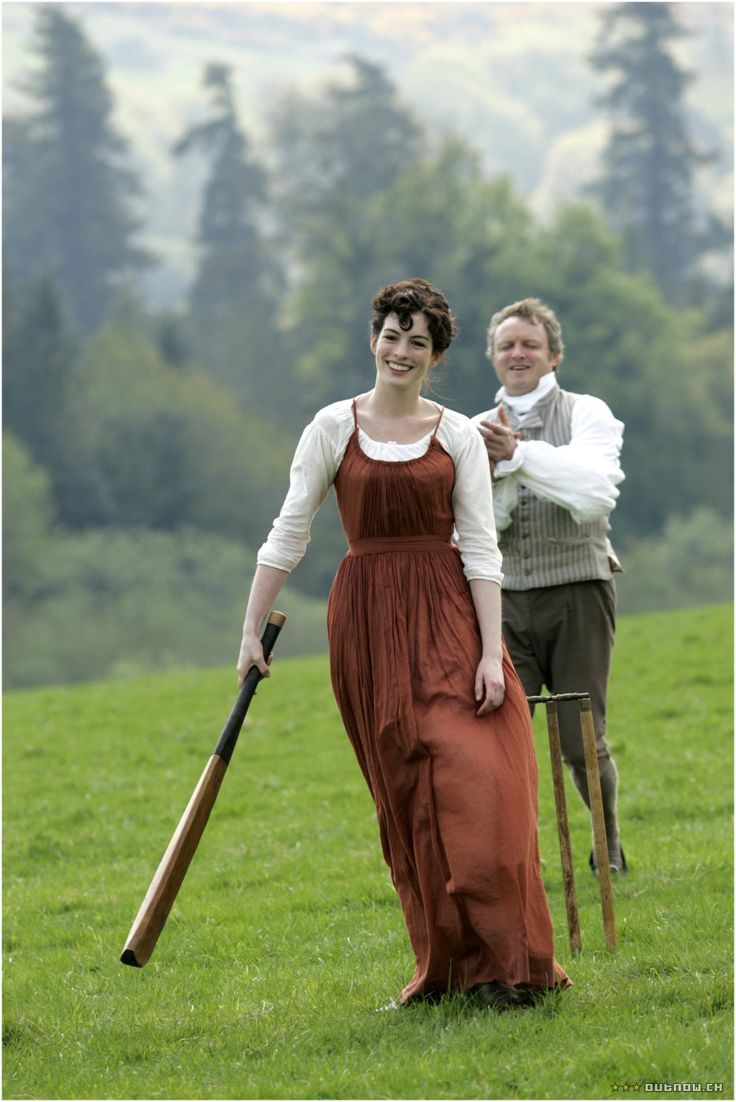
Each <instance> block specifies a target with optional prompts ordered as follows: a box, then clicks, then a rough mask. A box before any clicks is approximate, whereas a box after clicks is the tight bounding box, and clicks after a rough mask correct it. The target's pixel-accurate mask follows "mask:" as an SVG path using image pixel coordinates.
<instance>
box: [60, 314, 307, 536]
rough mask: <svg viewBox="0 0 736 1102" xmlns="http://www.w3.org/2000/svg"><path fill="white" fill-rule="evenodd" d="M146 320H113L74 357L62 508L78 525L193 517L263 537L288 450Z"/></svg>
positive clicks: (164, 525)
mask: <svg viewBox="0 0 736 1102" xmlns="http://www.w3.org/2000/svg"><path fill="white" fill-rule="evenodd" d="M143 329H144V327H143V326H142V325H141V324H140V323H138V322H131V321H126V320H116V321H111V322H107V323H106V324H105V325H104V326H102V327H101V328H100V330H99V331H98V332H97V333H96V334H95V336H94V337H93V338H92V339H91V340H90V341H89V343H88V344H87V346H86V348H85V350H84V353H83V355H82V356H81V357H80V359H79V360H78V361H77V363H76V364H75V366H74V371H73V373H72V377H71V380H70V384H69V390H68V402H67V412H66V417H65V440H66V455H65V461H64V464H63V471H62V477H61V478H60V479H59V483H60V489H59V495H58V499H59V508H60V512H61V518H62V520H63V521H64V523H65V524H66V525H67V526H69V527H71V528H77V529H79V528H94V527H97V528H103V527H141V528H150V529H160V530H167V531H172V530H174V529H176V528H179V527H182V526H183V525H191V526H195V527H200V528H206V529H208V530H211V531H219V532H222V533H223V534H226V535H230V536H233V537H237V538H243V537H246V538H252V540H253V542H254V543H255V541H256V540H257V541H258V543H259V544H260V542H262V540H263V537H264V533H265V532H267V530H268V527H269V525H270V523H271V520H272V519H273V517H274V516H275V513H276V511H277V510H278V504H279V494H281V493H283V492H284V490H285V487H286V478H287V473H288V465H289V456H288V455H286V454H284V452H283V449H282V448H281V447H280V443H279V439H278V437H277V435H276V434H275V433H274V432H273V431H272V429H271V426H270V425H269V424H268V423H265V422H264V421H263V420H262V419H259V418H256V417H254V416H252V415H250V416H249V415H248V414H246V413H245V412H243V411H242V410H241V409H239V408H238V405H237V403H235V402H233V400H232V396H231V395H230V394H229V393H228V392H227V391H226V390H225V389H224V388H222V387H218V386H216V384H215V383H214V382H213V381H212V380H211V379H209V378H207V377H205V376H204V375H203V374H202V373H201V372H197V371H195V370H194V368H191V369H189V370H188V371H186V372H182V371H181V370H180V369H179V368H176V367H172V366H170V365H169V364H167V363H166V362H165V360H164V358H163V356H162V354H161V353H160V351H159V350H158V349H157V348H156V346H155V345H154V344H153V343H152V341H151V340H149V339H148V337H147V336H146V335H145V333H144V331H143Z"/></svg>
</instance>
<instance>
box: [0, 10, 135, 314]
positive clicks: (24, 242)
mask: <svg viewBox="0 0 736 1102" xmlns="http://www.w3.org/2000/svg"><path fill="white" fill-rule="evenodd" d="M35 50H36V53H37V54H38V57H39V58H40V62H41V65H40V68H39V70H38V72H37V73H36V74H34V76H33V77H32V78H31V79H29V81H28V85H27V91H28V92H29V94H30V96H31V99H32V103H33V107H32V110H31V112H30V114H29V116H28V118H24V119H14V120H10V123H9V125H8V124H6V132H5V137H6V146H7V148H6V149H5V156H6V173H7V175H6V196H5V218H4V233H5V241H6V248H7V252H8V262H7V269H6V270H7V271H8V272H9V274H10V276H11V278H13V279H14V280H15V281H16V282H19V283H23V282H29V281H32V280H34V279H37V278H39V277H42V276H49V277H50V278H51V279H53V281H54V282H55V283H56V284H57V286H58V287H59V288H61V290H62V293H63V295H64V299H65V302H66V305H67V306H68V308H69V310H70V312H71V315H72V318H73V321H74V323H75V324H76V325H78V326H79V327H80V328H81V329H82V330H83V331H86V332H89V331H90V330H92V329H94V328H95V327H96V326H97V325H98V324H99V323H100V321H101V320H102V318H103V317H104V316H105V313H106V310H107V308H108V306H109V304H110V302H111V300H112V298H113V296H114V294H115V290H116V286H117V285H119V283H120V282H121V280H123V279H124V278H125V277H126V276H127V275H128V274H129V273H130V272H132V271H134V270H135V269H137V268H139V267H141V266H142V265H143V264H144V263H145V262H146V260H147V259H148V258H147V256H146V254H145V253H144V252H143V251H142V250H141V249H139V248H137V247H135V245H134V244H133V241H132V239H133V235H134V233H135V231H136V229H137V224H136V222H135V219H134V216H133V214H132V213H131V200H132V199H135V198H136V197H137V196H139V195H140V187H139V184H138V180H137V177H136V175H135V174H134V173H133V171H131V169H130V168H129V167H126V164H125V160H126V157H127V146H126V143H125V142H124V141H123V139H122V138H121V137H120V136H119V135H118V134H117V132H116V130H115V128H114V126H113V124H112V121H111V116H112V111H113V100H112V96H111V94H110V91H109V89H108V87H107V83H106V79H105V72H104V69H103V64H102V61H101V59H100V57H99V56H98V54H97V53H96V52H95V50H94V49H93V48H92V46H91V45H90V43H89V42H88V41H87V39H86V37H85V35H84V33H83V31H82V29H81V27H80V25H79V23H78V22H77V21H76V20H74V19H73V18H72V17H71V16H69V15H68V14H66V13H65V12H64V10H63V6H62V5H54V4H52V5H44V6H42V7H39V9H38V15H37V25H36V29H35Z"/></svg>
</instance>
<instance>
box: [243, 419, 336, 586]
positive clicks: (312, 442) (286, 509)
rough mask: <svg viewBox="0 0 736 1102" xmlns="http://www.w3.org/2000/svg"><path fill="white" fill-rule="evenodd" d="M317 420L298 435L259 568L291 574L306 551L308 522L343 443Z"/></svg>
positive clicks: (332, 475) (331, 479)
mask: <svg viewBox="0 0 736 1102" xmlns="http://www.w3.org/2000/svg"><path fill="white" fill-rule="evenodd" d="M319 419H320V418H319V415H318V416H317V417H315V419H314V421H312V422H311V424H309V425H307V427H306V428H305V430H304V432H303V433H302V435H301V439H300V440H299V443H298V445H297V449H296V451H295V453H294V459H293V461H292V464H291V471H290V474H289V491H288V493H287V495H286V498H285V500H284V504H283V505H282V507H281V512H280V513H279V515H278V516H277V517H276V519H275V521H274V522H273V527H272V529H271V532H270V533H269V536H268V539H267V540H266V542H265V543H264V544H263V546H262V547H261V548H260V550H259V551H258V556H257V562H258V564H259V566H275V567H277V569H279V570H286V571H287V572H291V571H292V570H293V569H294V567H295V566H296V565H297V563H298V562H299V561H300V560H301V558H302V556H303V555H304V552H305V551H306V549H307V544H308V543H309V533H310V529H311V527H312V521H313V520H314V517H315V514H316V512H317V510H318V509H319V507H320V505H321V504H322V502H323V501H324V499H325V497H326V496H327V491H328V490H329V488H330V486H331V485H332V483H333V482H334V480H335V475H336V474H337V468H338V466H339V465H340V460H341V459H342V455H343V453H344V451H345V444H346V443H347V440H345V442H344V443H343V442H342V441H341V440H340V439H338V440H335V439H333V435H332V434H331V433H330V432H329V431H328V426H324V427H323V426H321V425H320V424H319V423H318V422H319ZM341 435H343V436H344V435H345V434H344V433H342V434H341ZM340 445H342V447H340Z"/></svg>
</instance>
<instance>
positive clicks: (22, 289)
mask: <svg viewBox="0 0 736 1102" xmlns="http://www.w3.org/2000/svg"><path fill="white" fill-rule="evenodd" d="M235 7H237V6H235ZM233 14H235V13H233ZM33 26H34V37H33V39H32V40H31V41H30V42H29V45H28V51H27V73H26V81H25V99H24V101H23V104H22V105H21V104H20V101H18V104H17V106H15V105H14V106H13V108H12V110H11V111H10V112H9V114H8V115H7V116H6V118H5V120H4V143H3V154H4V170H5V189H4V198H5V202H4V211H3V213H4V280H3V297H4V301H3V306H4V310H3V319H4V332H3V343H4V373H3V399H4V426H3V427H4V445H3V454H4V472H5V475H4V483H5V493H4V503H3V504H4V531H5V542H4V579H5V592H4V600H5V633H6V635H5V638H6V646H5V655H6V661H5V678H6V682H7V683H9V684H11V685H31V684H37V683H41V682H45V681H63V680H79V679H84V678H91V677H94V678H96V677H102V676H106V675H108V674H114V673H120V672H125V671H129V670H131V669H133V670H139V669H141V668H147V667H151V668H157V667H167V666H172V665H179V664H182V663H183V664H197V665H201V664H210V665H217V664H221V663H223V662H226V661H227V660H228V655H229V654H230V652H231V651H232V657H233V659H234V657H235V650H236V649H237V647H236V644H237V640H238V635H239V630H240V622H241V618H242V610H243V606H244V602H245V598H246V596H247V589H248V584H249V580H250V573H251V570H252V565H253V561H254V556H255V550H256V549H257V547H258V546H259V545H260V543H261V542H262V541H263V539H264V537H265V534H266V531H267V529H268V526H269V524H270V522H271V519H272V517H273V516H274V515H275V513H276V512H277V510H278V508H279V505H280V502H281V499H282V497H283V494H284V492H285V489H286V486H287V479H288V468H289V462H290V459H291V455H292V453H293V450H294V447H295V444H296V442H297V439H298V437H299V433H300V431H301V429H302V427H303V425H304V423H305V422H306V421H307V420H308V419H309V418H310V417H311V416H312V414H313V412H314V410H315V409H316V408H317V407H318V406H320V405H323V404H325V403H327V402H330V401H333V400H335V399H337V398H341V397H346V396H348V395H350V394H354V393H357V392H360V391H361V390H365V389H368V388H369V387H370V385H371V382H372V374H373V371H372V361H371V356H370V353H369V350H368V344H367V326H368V308H369V303H370V299H371V297H372V295H373V293H374V292H375V290H376V289H377V288H378V287H380V286H382V285H383V284H385V283H387V282H391V281H394V280H396V279H401V278H404V277H406V276H411V275H422V276H424V277H425V278H428V279H430V280H432V281H433V282H435V283H437V284H438V285H439V286H440V287H442V289H443V290H444V291H445V292H446V294H447V295H448V297H449V299H450V302H451V303H452V305H453V308H454V309H455V311H456V313H457V316H458V321H459V325H460V337H459V339H458V341H457V342H456V344H454V345H453V347H452V350H451V354H450V356H449V357H448V360H447V365H446V370H445V373H444V378H443V380H442V382H441V384H440V388H439V393H438V394H437V395H435V396H436V397H437V398H438V399H439V400H441V401H444V402H446V403H447V404H448V405H450V406H454V407H455V408H457V409H459V410H461V411H463V412H466V413H474V412H477V411H478V410H480V409H483V408H487V407H488V406H489V405H490V404H491V401H492V396H493V393H494V392H495V388H496V384H495V380H494V378H493V375H492V372H491V369H490V366H489V365H488V363H487V361H486V360H485V356H484V332H485V328H486V325H487V322H488V319H489V316H490V314H491V313H492V312H493V311H494V310H495V309H497V308H499V307H500V306H502V305H505V304H506V303H507V302H510V301H513V300H514V299H516V298H519V297H523V296H526V295H530V294H533V295H538V296H539V297H541V298H543V299H545V300H546V301H548V302H549V303H550V305H552V306H553V307H554V309H555V310H556V311H557V313H558V315H559V317H560V319H561V321H562V325H563V332H564V339H565V347H566V352H565V358H564V362H563V364H562V367H561V371H560V379H561V383H562V385H563V386H565V387H566V388H568V389H571V390H579V391H590V392H592V393H595V394H597V395H599V396H600V397H601V398H603V399H605V400H606V401H607V402H608V403H609V404H610V405H611V407H612V409H613V410H614V412H615V413H616V415H617V416H618V417H619V418H620V419H621V420H623V421H624V422H625V424H626V433H625V446H624V455H623V465H624V469H625V471H626V476H627V477H626V481H625V482H624V484H623V486H622V493H621V498H620V502H619V504H618V506H617V508H616V510H615V512H614V514H613V518H612V519H613V524H614V530H613V538H614V543H615V545H616V548H617V550H618V551H619V554H620V556H621V557H622V560H623V563H624V567H625V569H626V574H625V575H624V576H623V578H622V581H621V584H620V598H621V606H622V608H623V609H624V610H633V609H641V610H643V609H648V608H664V607H676V606H677V605H680V604H694V603H702V602H704V601H718V600H726V599H728V598H729V596H730V592H731V567H732V550H731V547H732V541H731V504H732V426H731V410H732V402H731V386H732V384H731V365H730V361H731V350H732V307H731V303H732V289H731V288H732V282H731V279H730V271H731V259H730V253H729V247H730V241H731V235H730V230H729V227H728V226H726V225H725V224H724V221H723V216H722V213H721V212H720V210H719V209H717V207H716V206H715V205H714V206H713V207H712V208H708V207H707V204H706V205H705V206H704V202H703V196H702V192H700V191H699V190H698V179H699V173H701V172H702V170H703V167H704V165H706V164H707V163H712V162H713V161H714V160H718V159H719V158H720V159H722V158H723V157H724V148H723V147H719V146H718V140H717V139H718V135H717V134H716V133H715V132H714V131H713V130H710V131H708V132H707V138H708V140H707V141H704V140H703V139H702V135H701V133H700V131H698V132H697V133H696V132H694V130H693V127H692V124H691V121H690V117H689V111H688V110H686V107H685V99H684V97H685V91H686V89H687V88H688V86H689V84H690V83H691V82H692V80H693V74H692V72H691V71H690V70H689V69H688V67H687V65H686V64H685V63H684V62H683V60H682V45H683V39H685V40H687V39H688V37H689V36H690V37H692V36H691V33H690V32H688V31H686V30H685V29H684V27H683V26H682V25H681V24H680V23H678V10H677V6H676V5H668V4H661V3H658V4H654V5H651V4H650V5H647V4H643V5H640V4H630V5H604V6H603V9H602V12H601V17H600V19H599V26H598V31H597V44H596V46H595V49H591V51H590V53H589V54H586V55H583V54H580V56H578V57H577V58H576V65H578V66H580V65H583V64H585V65H588V66H589V68H590V74H591V76H590V79H591V81H592V82H593V84H595V82H596V81H597V80H600V87H599V94H598V98H597V99H596V101H595V103H594V104H593V105H592V108H591V109H592V110H593V111H594V112H596V113H597V117H598V118H599V120H600V121H601V124H603V123H605V127H604V131H605V134H606V140H605V145H604V148H603V151H602V156H601V159H600V166H599V175H598V177H597V179H596V180H595V181H594V182H593V184H592V185H591V187H590V188H589V189H588V190H587V191H585V192H584V193H581V194H580V195H578V197H577V198H576V199H575V200H574V201H566V202H562V201H561V202H559V203H558V204H557V205H556V208H555V210H554V213H553V214H551V215H550V216H549V217H546V218H544V219H542V218H541V217H540V215H539V214H538V213H537V212H536V210H535V208H534V205H533V204H532V203H531V201H530V199H529V198H528V197H527V195H526V194H525V192H524V189H523V188H522V187H521V186H520V184H519V181H518V180H516V179H515V178H514V177H513V176H512V175H511V174H509V173H508V172H506V173H499V172H498V171H495V170H494V169H493V166H492V165H490V164H489V160H488V157H487V149H486V147H487V143H488V141H489V140H492V137H493V129H492V124H491V122H489V124H488V125H489V131H488V132H486V131H480V130H479V132H478V141H477V142H474V141H473V140H471V139H470V138H469V137H468V135H467V133H459V132H457V133H453V132H452V131H451V128H449V127H448V126H446V125H443V126H441V127H440V126H437V125H433V123H432V120H431V119H430V118H429V117H428V116H427V114H426V113H424V112H418V111H417V110H416V109H415V108H414V107H413V106H410V105H409V103H408V101H407V98H406V97H405V96H404V95H403V94H402V93H401V92H400V90H399V88H398V85H397V83H396V82H395V81H394V79H393V78H392V76H391V75H390V73H389V71H388V69H387V67H386V66H384V65H383V64H381V63H379V62H378V61H377V60H376V59H375V58H370V57H368V56H365V55H363V54H361V53H353V54H352V55H351V57H350V58H349V59H347V60H345V63H344V65H343V68H342V70H341V75H340V77H339V78H334V76H333V75H331V73H330V72H329V71H328V70H327V68H325V69H324V72H323V73H322V71H318V72H317V74H316V75H314V74H312V78H311V79H310V80H309V81H308V82H305V83H304V85H302V86H297V85H292V86H291V87H288V88H287V87H286V86H285V88H284V91H283V95H281V96H280V97H279V99H278V102H274V103H273V104H271V105H270V107H271V108H272V110H269V112H268V113H264V118H263V120H262V126H261V132H260V133H259V135H258V140H257V141H256V140H255V138H254V136H253V134H252V133H251V130H250V128H249V126H248V125H247V123H246V121H245V118H244V113H243V111H242V110H241V106H240V104H241V98H240V89H241V85H242V83H243V82H244V81H246V80H247V74H246V73H245V72H244V71H241V70H240V68H239V67H238V66H237V65H234V64H231V63H229V62H228V63H226V62H223V61H221V60H220V59H219V58H218V56H217V55H216V52H214V53H213V54H212V55H211V56H205V57H204V58H203V62H202V65H201V67H200V68H199V70H198V71H197V72H196V73H195V72H190V73H189V84H188V85H187V87H186V89H185V91H182V88H181V85H180V84H172V85H171V88H170V90H169V91H168V92H167V94H168V95H170V96H171V97H172V99H175V98H176V97H177V96H179V95H181V96H183V97H184V98H185V99H186V100H187V102H190V103H191V102H192V101H196V104H197V110H196V112H191V111H190V112H189V113H186V117H184V115H182V116H181V119H183V120H184V121H180V122H179V124H178V125H176V126H175V127H172V130H171V132H169V133H166V134H165V135H163V136H161V140H160V141H159V144H158V153H157V156H158V158H159V160H160V159H161V158H162V157H164V158H165V159H166V162H167V164H168V166H169V172H170V173H171V174H172V176H173V177H176V178H177V179H179V180H181V182H182V187H186V188H191V186H192V181H197V223H196V227H194V229H193V231H192V234H191V237H190V238H189V239H186V238H184V237H182V238H181V242H180V243H181V250H182V256H184V255H185V254H186V255H187V256H191V257H194V270H193V272H192V273H191V278H189V279H188V280H187V281H186V286H185V291H184V293H183V296H182V297H181V300H180V301H178V302H177V303H176V304H175V305H174V306H170V307H167V308H163V307H161V306H160V305H159V304H157V302H156V300H155V297H152V296H150V295H149V294H148V293H147V290H146V288H147V287H149V286H150V280H151V276H152V273H155V272H156V269H157V264H159V262H160V257H159V256H158V254H157V250H156V241H155V239H154V238H152V237H151V236H150V234H147V233H146V226H147V225H148V224H150V219H149V217H148V215H149V213H150V212H149V211H148V204H150V203H151V187H150V181H149V180H148V179H147V178H146V174H145V165H146V164H147V163H148V162H147V160H146V158H145V157H143V156H141V155H140V151H139V149H138V148H137V147H136V141H137V140H138V137H139V134H142V131H143V130H144V129H145V127H143V126H142V127H141V130H140V131H136V133H135V134H130V133H127V132H126V133H124V132H123V131H122V130H121V129H120V127H119V124H118V122H117V117H116V112H115V107H116V100H115V95H114V91H113V89H114V87H115V70H114V67H113V69H112V70H111V71H108V66H107V65H106V63H105V61H104V60H103V57H102V55H101V53H100V51H99V50H98V49H97V47H96V45H95V43H94V41H93V38H92V36H91V35H90V33H89V30H88V27H87V24H86V23H85V22H84V20H83V19H82V17H81V16H80V14H79V13H78V12H77V10H76V7H75V6H73V5H72V6H67V5H64V4H54V5H48V6H39V7H37V8H36V9H35V11H34V14H33ZM200 45H201V48H202V51H203V53H204V54H207V51H206V48H205V43H201V44H200ZM699 48H702V44H700V46H699ZM663 86H664V87H666V89H667V90H668V91H667V94H666V95H665V96H662V95H661V94H660V89H661V88H662V87H663ZM632 89H636V90H637V92H636V95H632V94H630V93H631V90H632ZM519 96H520V100H523V93H519ZM13 102H14V104H15V101H13ZM264 128H265V131H264ZM141 140H143V139H142V138H141ZM726 144H727V142H726ZM645 184H647V186H644V185H645ZM170 216H171V217H172V218H174V219H175V218H176V210H174V211H172V212H170ZM673 227H675V230H674V232H673ZM167 249H168V258H169V260H170V242H169V245H168V246H167ZM313 536H314V538H313V541H312V545H311V547H310V549H309V551H308V554H307V557H306V558H305V560H304V562H303V563H302V564H301V565H300V566H299V568H298V569H297V572H296V573H295V575H294V577H293V580H292V582H291V586H290V589H291V596H288V599H289V600H291V601H292V602H293V604H292V607H291V608H288V609H287V611H288V612H289V614H290V630H289V632H288V633H287V634H286V635H285V644H286V640H287V637H290V639H291V641H292V642H291V646H292V647H294V648H295V649H296V650H299V651H310V650H311V651H320V650H321V649H322V648H323V646H324V633H323V628H322V626H321V625H322V602H323V601H324V598H325V596H326V593H327V590H328V587H329V583H330V579H331V577H332V574H333V572H334V568H335V565H336V561H337V559H338V557H339V555H340V554H341V552H342V549H343V547H344V539H343V537H342V534H341V532H340V530H339V524H338V521H337V517H336V512H335V509H334V505H333V504H332V503H331V502H328V504H327V505H326V506H325V507H324V510H323V512H322V514H320V516H319V517H318V518H317V521H316V522H315V526H314V532H313ZM287 594H288V591H287Z"/></svg>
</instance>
